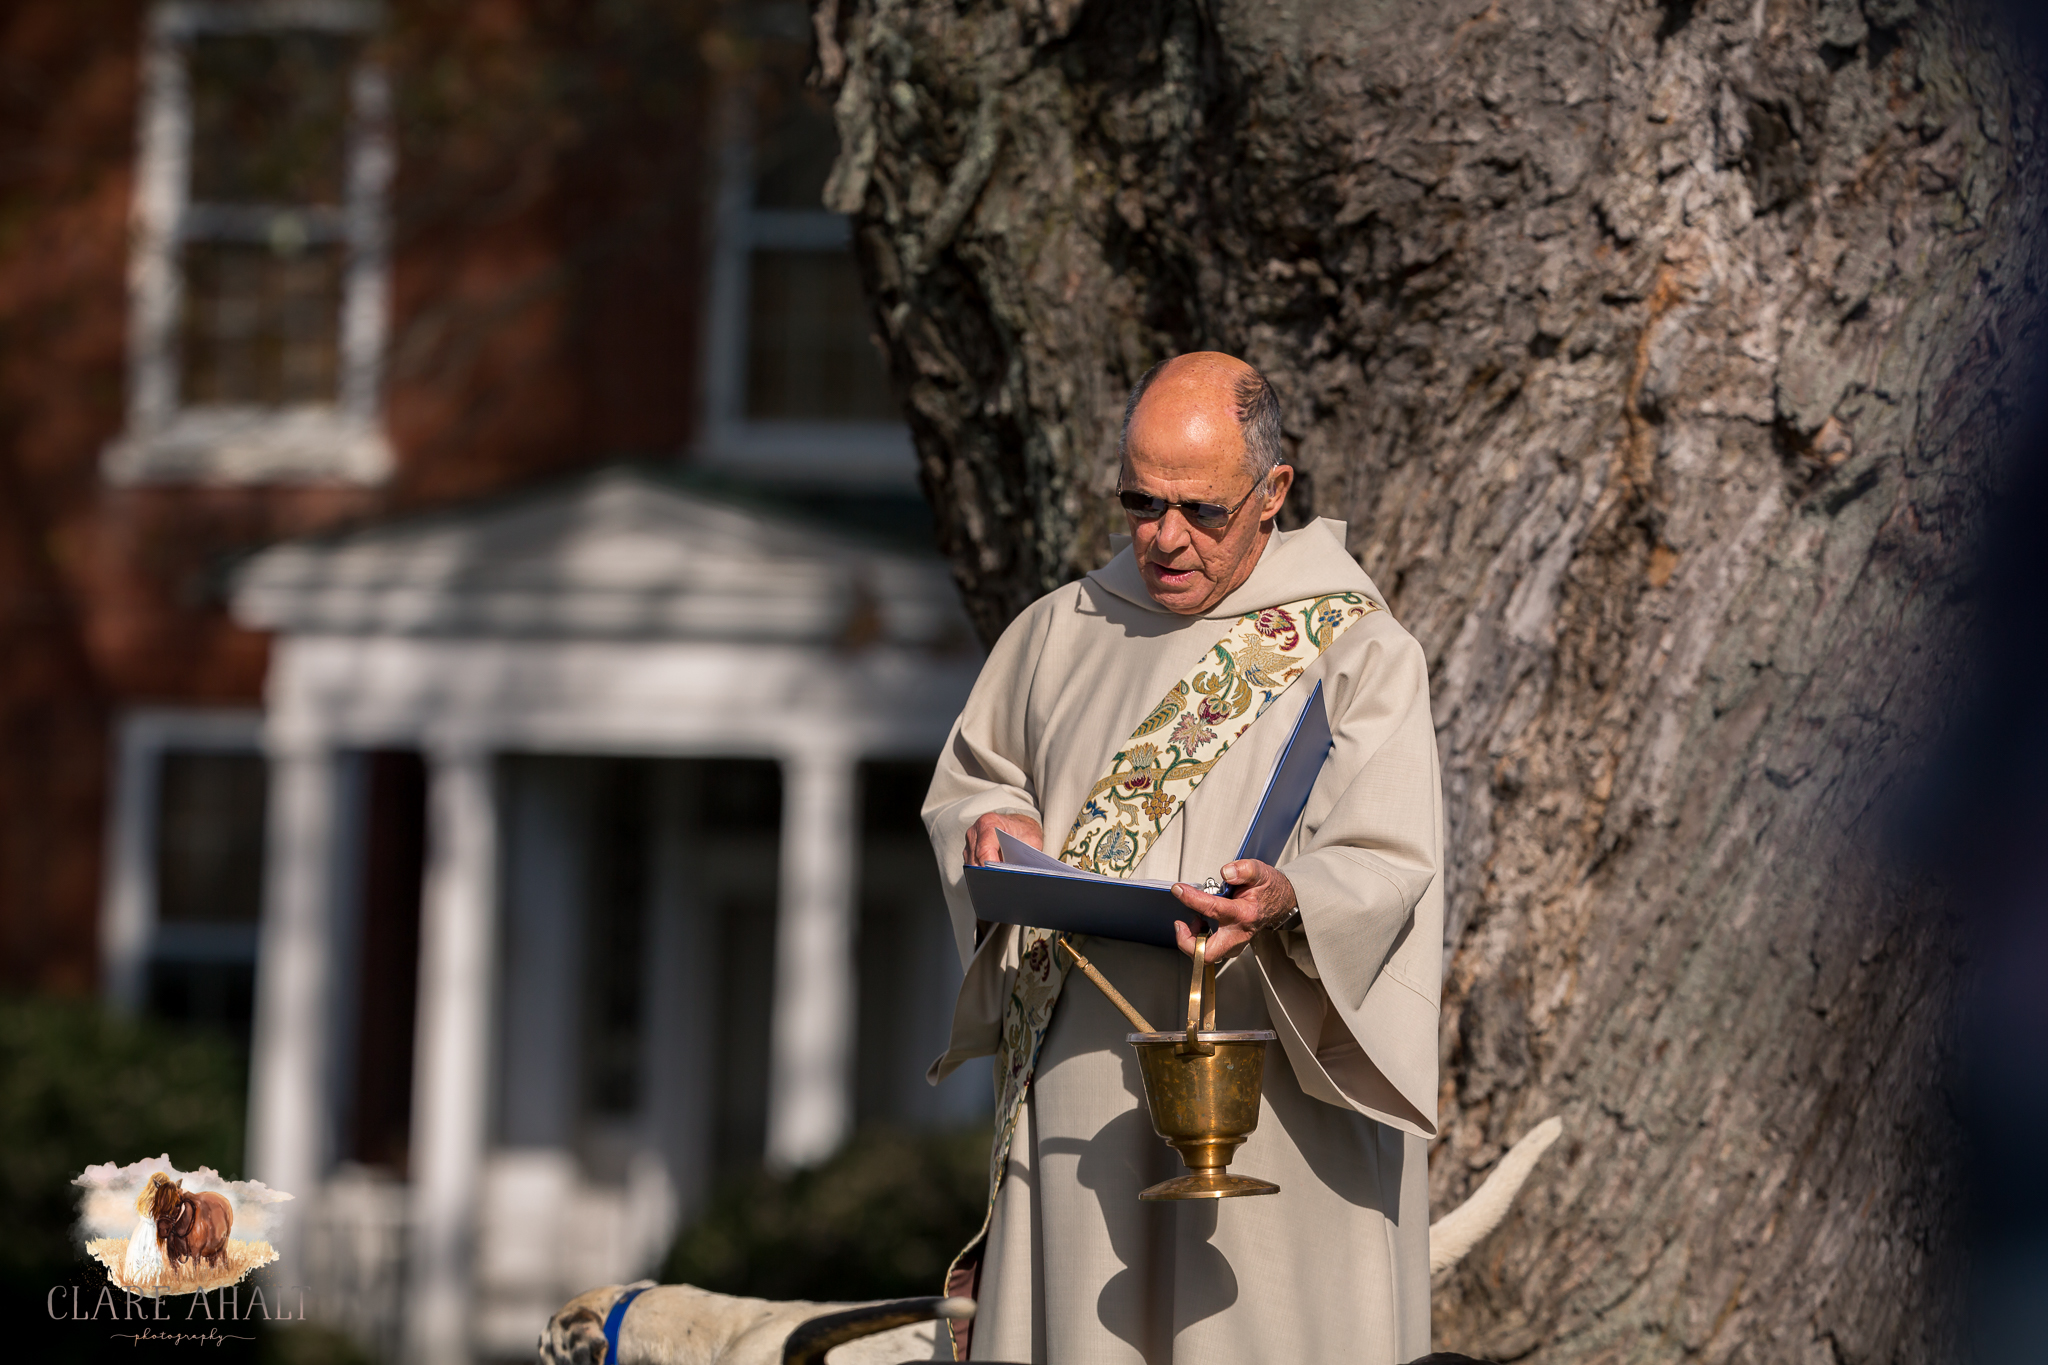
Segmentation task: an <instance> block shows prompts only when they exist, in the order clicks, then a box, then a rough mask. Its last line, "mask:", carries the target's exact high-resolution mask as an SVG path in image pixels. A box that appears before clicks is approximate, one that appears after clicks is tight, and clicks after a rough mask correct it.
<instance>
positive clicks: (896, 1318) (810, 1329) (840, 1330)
mask: <svg viewBox="0 0 2048 1365" xmlns="http://www.w3.org/2000/svg"><path fill="white" fill-rule="evenodd" d="M973 1316H974V1300H973V1299H940V1298H930V1299H894V1300H891V1301H890V1302H888V1303H871V1304H867V1305H866V1306H864V1307H861V1308H849V1309H847V1310H846V1311H845V1312H843V1313H826V1314H824V1315H823V1316H821V1317H815V1318H809V1319H806V1320H805V1321H803V1322H800V1323H798V1324H797V1325H796V1329H795V1330H794V1331H792V1332H791V1333H790V1334H789V1336H788V1338H787V1339H786V1340H784V1342H783V1343H782V1365H823V1362H824V1359H825V1352H827V1351H829V1350H831V1349H832V1348H833V1347H834V1346H838V1345H841V1344H842V1343H844V1342H849V1341H852V1340H853V1339H854V1338H855V1337H864V1336H869V1335H871V1334H873V1333H875V1332H886V1331H888V1330H889V1329H890V1328H892V1327H907V1326H909V1325H910V1324H911V1323H913V1322H930V1321H931V1320H932V1319H933V1318H971V1317H973Z"/></svg>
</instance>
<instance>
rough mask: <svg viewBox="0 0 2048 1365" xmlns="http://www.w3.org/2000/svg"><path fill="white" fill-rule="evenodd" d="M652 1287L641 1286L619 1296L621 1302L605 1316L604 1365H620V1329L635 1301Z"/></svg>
mask: <svg viewBox="0 0 2048 1365" xmlns="http://www.w3.org/2000/svg"><path fill="white" fill-rule="evenodd" d="M652 1287H653V1286H652V1285H645V1284H643V1285H641V1286H640V1287H639V1288H638V1289H628V1290H627V1291H626V1292H625V1293H623V1294H621V1295H619V1301H618V1302H617V1303H615V1304H613V1305H612V1311H611V1312H609V1313H607V1314H605V1315H604V1365H619V1327H620V1324H622V1323H624V1322H625V1320H626V1310H627V1309H628V1308H630V1307H632V1306H633V1300H635V1299H637V1298H639V1297H640V1296H641V1295H642V1294H645V1293H646V1292H647V1291H648V1290H649V1289H651V1288H652Z"/></svg>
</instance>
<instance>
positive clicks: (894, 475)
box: [697, 83, 918, 492]
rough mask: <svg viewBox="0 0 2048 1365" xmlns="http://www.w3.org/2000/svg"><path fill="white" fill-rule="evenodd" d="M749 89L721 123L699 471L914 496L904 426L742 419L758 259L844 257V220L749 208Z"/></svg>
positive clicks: (739, 92) (847, 231)
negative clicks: (759, 255)
mask: <svg viewBox="0 0 2048 1365" xmlns="http://www.w3.org/2000/svg"><path fill="white" fill-rule="evenodd" d="M753 94H754V91H753V89H752V87H751V86H750V85H747V84H745V83H742V84H741V86H740V87H739V88H738V89H736V90H734V91H732V92H730V98H728V99H727V100H726V102H725V108H724V111H723V113H724V117H723V118H722V119H721V122H722V124H723V125H724V128H725V130H726V133H725V137H724V139H723V146H722V147H721V149H720V154H719V177H718V200H717V209H716V213H715V221H714V244H713V247H712V254H711V280H710V288H709V290H708V291H707V296H708V306H707V308H706V309H705V320H706V326H705V336H704V414H705V416H704V434H703V438H702V441H701V444H700V448H699V450H698V452H697V459H698V462H699V463H700V464H702V465H704V466H707V467H709V468H713V469H717V470H720V471H723V472H729V473H733V474H738V475H743V476H745V477H747V478H750V479H761V480H766V481H770V482H782V481H788V482H802V483H807V484H828V485H838V486H841V487H848V488H861V489H875V490H888V491H913V492H914V491H915V490H916V489H917V486H918V485H917V457H916V454H915V453H914V451H913V450H912V448H911V443H910V430H909V428H908V427H906V426H904V425H903V424H902V423H900V422H802V421H762V420H760V419H757V418H750V417H748V416H747V315H748V302H749V299H748V294H749V289H750V286H751V283H752V280H753V256H754V253H755V252H756V251H778V250H779V251H830V250H849V249H850V248H851V247H852V244H853V229H852V225H851V223H850V222H849V221H848V219H847V217H846V215H845V214H842V213H833V212H831V211H830V210H827V209H822V208H820V209H762V208H756V207H754V118H753V102H752V96H753Z"/></svg>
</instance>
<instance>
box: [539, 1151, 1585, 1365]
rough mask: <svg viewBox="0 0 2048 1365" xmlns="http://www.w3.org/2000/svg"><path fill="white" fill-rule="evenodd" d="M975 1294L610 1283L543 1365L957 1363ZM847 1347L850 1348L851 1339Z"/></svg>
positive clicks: (577, 1303) (1441, 1234)
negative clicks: (960, 1322) (759, 1292)
mask: <svg viewBox="0 0 2048 1365" xmlns="http://www.w3.org/2000/svg"><path fill="white" fill-rule="evenodd" d="M1562 1131H1564V1125H1563V1124H1562V1123H1560V1122H1559V1121H1558V1120H1557V1119H1555V1118H1550V1119H1545V1120H1544V1121H1543V1122H1542V1123H1540V1124H1538V1125H1536V1127H1534V1128H1532V1129H1530V1130H1529V1132H1527V1133H1526V1134H1524V1135H1523V1137H1522V1140H1521V1141H1520V1142H1517V1143H1516V1144H1515V1145H1514V1146H1513V1147H1512V1148H1510V1149H1509V1151H1508V1154H1507V1155H1506V1156H1504V1157H1502V1158H1501V1162H1500V1164H1499V1165H1498V1166H1496V1167H1494V1168H1493V1171H1492V1172H1491V1173H1490V1174H1489V1175H1488V1176H1487V1177H1486V1180H1485V1181H1484V1182H1483V1183H1482V1184H1481V1185H1480V1186H1479V1188H1478V1189H1476V1190H1474V1191H1473V1192H1472V1197H1471V1198H1469V1199H1467V1200H1466V1201H1465V1202H1464V1203H1462V1204H1460V1205H1458V1207H1457V1208H1455V1209H1453V1210H1451V1211H1450V1212H1449V1213H1447V1214H1445V1215H1444V1216H1443V1217H1442V1218H1439V1219H1438V1220H1437V1221H1436V1222H1434V1223H1432V1224H1430V1226H1429V1269H1430V1273H1431V1274H1432V1275H1434V1274H1438V1273H1440V1272H1442V1271H1445V1270H1449V1269H1450V1268H1451V1267H1452V1266H1454V1265H1456V1264H1457V1263H1458V1262H1459V1261H1461V1260H1463V1259H1464V1258H1465V1255H1466V1253H1467V1252H1469V1251H1471V1250H1472V1248H1473V1247H1475V1246H1477V1245H1478V1244H1479V1240H1480V1239H1481V1238H1483V1237H1485V1236H1486V1234H1487V1233H1489V1232H1492V1231H1493V1230H1494V1229H1495V1228H1496V1227H1499V1226H1500V1221H1501V1219H1503V1218H1505V1217H1506V1216H1507V1212H1508V1206H1509V1205H1511V1204H1513V1203H1514V1202H1515V1196H1516V1195H1517V1194H1519V1193H1520V1192H1521V1189H1522V1184H1523V1182H1524V1181H1526V1180H1527V1179H1528V1178H1529V1172H1530V1171H1531V1170H1532V1169H1534V1167H1535V1165H1536V1162H1537V1159H1538V1158H1540V1157H1541V1156H1542V1155H1543V1153H1544V1152H1546V1151H1548V1150H1549V1148H1550V1144H1551V1143H1553V1142H1555V1141H1557V1136H1558V1134H1559V1133H1561V1132H1562ZM635 1290H638V1291H640V1292H639V1293H638V1294H637V1295H636V1296H635V1297H634V1299H633V1300H632V1303H631V1310H630V1311H629V1312H627V1313H625V1314H623V1315H622V1316H621V1318H620V1320H619V1322H618V1324H617V1327H616V1330H617V1332H618V1341H619V1351H618V1358H617V1359H616V1360H613V1359H609V1358H608V1356H609V1351H608V1349H607V1347H606V1344H605V1335H604V1329H605V1320H606V1318H607V1317H608V1316H610V1314H611V1311H612V1307H613V1305H615V1304H616V1303H618V1301H619V1300H620V1299H621V1298H622V1297H624V1296H625V1295H627V1294H629V1293H632V1292H633V1291H635ZM973 1312H974V1304H973V1303H972V1302H971V1301H970V1300H967V1299H900V1300H896V1301H893V1302H888V1303H877V1304H851V1303H810V1302H807V1301H805V1300H802V1299H784V1300H775V1299H743V1298H738V1297H735V1296H734V1295H731V1294H714V1293H712V1292H711V1291H709V1290H706V1289H698V1288H696V1287H695V1286H694V1285H687V1284H662V1285H657V1284H655V1283H654V1282H653V1281H651V1280H642V1281H640V1282H638V1283H637V1284H627V1285H621V1284H614V1285H606V1286H605V1287H604V1288H602V1289H593V1290H591V1291H589V1292H588V1293H585V1294H579V1295H577V1296H576V1297H575V1298H573V1299H571V1300H570V1301H569V1302H568V1304H567V1306H565V1307H564V1308H563V1309H562V1311H561V1312H559V1313H557V1314H555V1315H554V1316H553V1317H552V1318H550V1319H548V1325H547V1328H546V1330H545V1331H543V1332H542V1333H541V1335H540V1359H541V1362H542V1365H779V1362H782V1361H783V1360H784V1359H785V1356H784V1354H783V1345H784V1343H785V1342H787V1341H788V1340H789V1334H790V1333H791V1332H792V1331H795V1330H796V1329H797V1328H798V1327H800V1326H802V1325H803V1324H804V1323H806V1322H811V1321H812V1320H813V1319H819V1318H821V1317H822V1316H824V1315H830V1316H831V1318H832V1321H829V1322H826V1321H819V1322H818V1323H817V1325H816V1326H815V1327H814V1328H812V1329H811V1330H810V1331H809V1332H807V1333H806V1334H805V1339H804V1340H800V1341H798V1342H790V1343H789V1344H790V1345H791V1347H792V1348H793V1351H792V1354H791V1355H790V1356H789V1357H787V1359H789V1360H791V1361H804V1362H817V1361H820V1360H823V1359H824V1353H825V1351H826V1350H830V1351H831V1353H832V1354H831V1362H830V1365H900V1362H903V1361H914V1360H950V1359H951V1358H952V1354H951V1352H950V1351H949V1350H947V1349H945V1348H944V1346H943V1345H942V1344H941V1342H942V1338H941V1336H940V1334H939V1332H938V1330H937V1328H936V1326H935V1324H934V1323H933V1321H932V1319H933V1318H935V1317H941V1318H964V1317H968V1316H970V1315H972V1313H973ZM842 1343H843V1344H842Z"/></svg>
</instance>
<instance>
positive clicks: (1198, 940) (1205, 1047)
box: [1173, 934, 1216, 1057]
mask: <svg viewBox="0 0 2048 1365" xmlns="http://www.w3.org/2000/svg"><path fill="white" fill-rule="evenodd" d="M1208 948H1209V936H1208V935H1207V934H1196V935H1195V956H1194V961H1193V963H1192V964H1191V970H1190V971H1189V972H1188V1036H1187V1037H1186V1038H1183V1039H1182V1040H1181V1041H1180V1042H1178V1043H1175V1044H1174V1045H1173V1050H1174V1053H1175V1055H1176V1056H1181V1057H1213V1056H1215V1055H1216V1045H1215V1044H1214V1043H1205V1042H1203V1041H1202V1040H1201V1039H1200V1038H1199V1037H1197V1036H1196V1032H1197V1030H1198V1029H1200V1028H1201V1027H1202V1025H1203V1024H1204V1023H1210V1024H1213V1023H1215V1022H1216V1003H1215V1000H1214V998H1213V997H1214V995H1215V988H1216V969H1215V968H1214V967H1211V966H1210V965H1209V964H1208V963H1207V962H1205V961H1204V960H1203V957H1204V955H1205V954H1206V953H1207V951H1208ZM1205 1005H1206V1008H1205Z"/></svg>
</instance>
